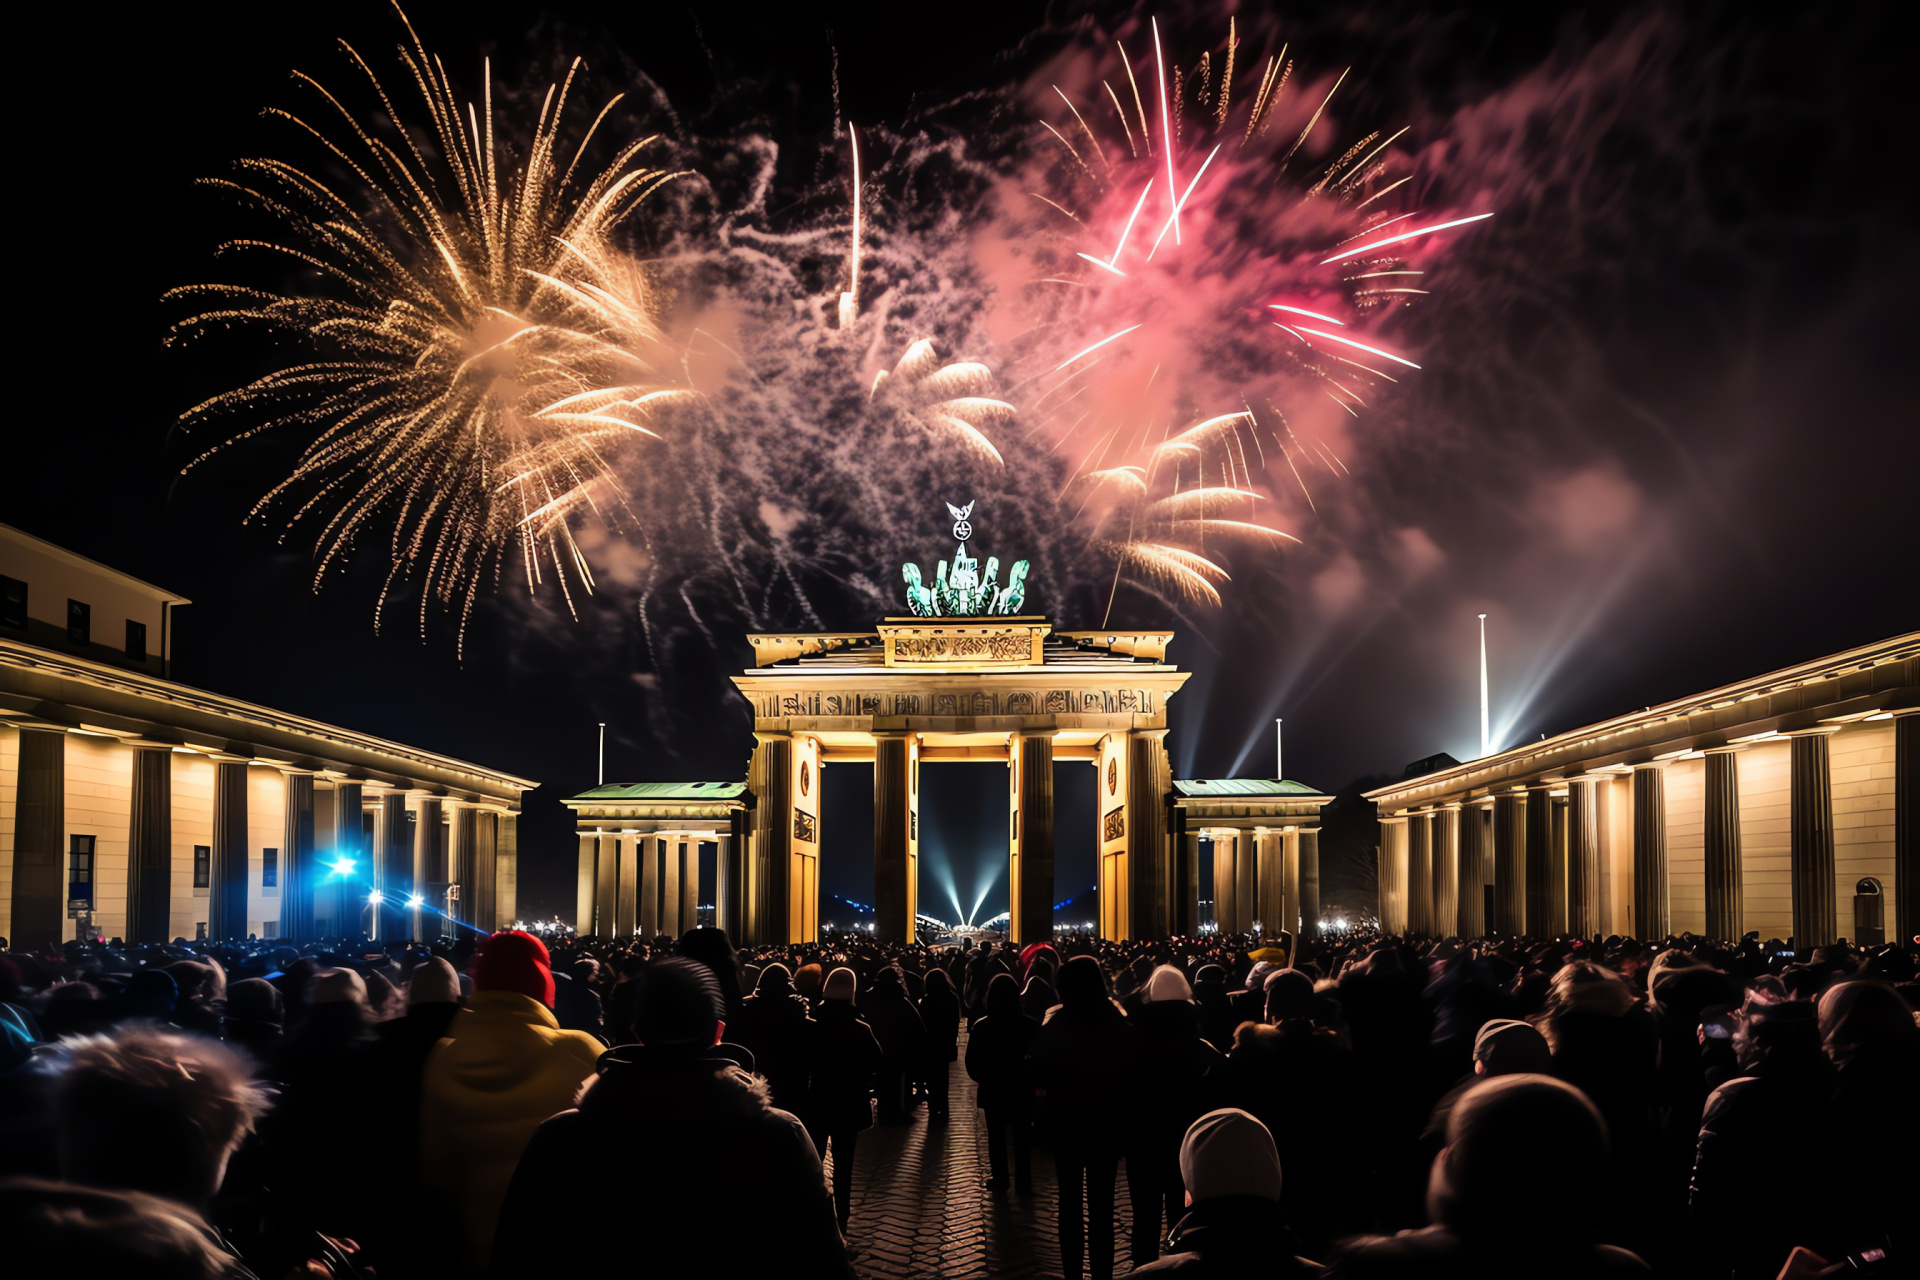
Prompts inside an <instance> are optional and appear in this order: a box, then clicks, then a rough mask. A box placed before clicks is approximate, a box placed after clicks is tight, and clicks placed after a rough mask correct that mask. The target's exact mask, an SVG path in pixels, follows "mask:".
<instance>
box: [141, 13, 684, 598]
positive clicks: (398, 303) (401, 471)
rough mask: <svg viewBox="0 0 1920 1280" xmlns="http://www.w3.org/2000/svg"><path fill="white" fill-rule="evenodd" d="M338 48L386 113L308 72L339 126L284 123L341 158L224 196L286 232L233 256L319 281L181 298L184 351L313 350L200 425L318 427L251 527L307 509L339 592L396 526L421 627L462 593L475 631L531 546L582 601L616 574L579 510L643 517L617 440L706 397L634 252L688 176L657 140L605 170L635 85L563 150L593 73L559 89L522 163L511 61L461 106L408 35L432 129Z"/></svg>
mask: <svg viewBox="0 0 1920 1280" xmlns="http://www.w3.org/2000/svg"><path fill="white" fill-rule="evenodd" d="M400 17H401V21H402V23H403V24H404V23H406V17H405V14H401V15H400ZM341 47H342V49H343V50H344V51H345V53H346V55H347V57H348V58H349V60H350V61H351V63H352V65H353V66H354V67H355V68H356V69H357V70H358V71H359V72H360V73H361V74H362V75H364V77H365V79H366V83H367V85H368V86H369V87H370V88H371V90H372V92H373V94H374V95H375V97H376V98H377V99H378V102H379V111H378V112H377V113H375V114H373V115H371V116H369V117H367V118H366V119H364V120H363V119H362V118H360V117H358V116H356V115H355V114H354V113H353V112H352V111H351V110H349V108H348V107H347V106H346V105H344V104H343V102H342V101H341V99H340V98H338V97H336V96H335V95H334V94H333V93H331V92H329V91H328V90H327V89H326V88H325V87H323V86H322V85H321V84H320V83H319V82H318V81H317V80H315V79H313V78H311V77H309V76H305V75H296V80H297V81H298V82H300V83H301V84H302V85H304V86H305V87H307V88H309V89H311V90H312V91H313V92H314V93H315V94H317V95H318V99H319V114H318V115H317V116H314V117H311V118H310V117H307V116H302V115H297V114H295V113H293V112H290V111H278V110H276V111H273V112H270V113H269V114H271V115H273V116H275V117H277V118H279V119H281V120H283V121H285V122H287V123H288V124H291V125H292V126H294V127H295V128H296V129H297V130H299V131H300V132H301V133H302V134H304V135H305V136H306V137H307V138H308V139H309V140H310V141H311V142H312V143H314V144H317V145H318V147H319V148H320V149H321V151H322V153H323V161H324V169H322V170H315V169H312V168H301V167H297V166H295V165H293V164H290V163H288V162H285V161H282V160H278V159H253V160H246V161H242V162H241V163H240V165H239V170H240V174H239V176H238V177H237V178H235V179H220V180H212V181H211V182H210V184H209V185H212V186H215V187H218V188H221V189H224V190H226V191H229V192H231V193H233V194H235V195H236V196H238V197H239V198H240V199H241V200H242V201H243V202H244V203H245V204H247V205H249V206H251V207H253V208H254V209H256V210H258V211H260V212H261V213H263V214H265V215H267V216H268V217H269V218H271V219H272V220H273V221H274V222H275V223H276V224H277V225H278V227H279V228H280V232H279V233H278V234H276V235H273V236H269V237H264V238H250V239H236V240H230V241H228V242H226V243H225V244H224V245H222V246H221V248H222V251H223V252H233V251H241V250H249V251H259V252H263V253H265V254H269V255H274V256H277V257H279V258H280V259H282V261H283V262H290V263H291V264H292V265H293V266H294V267H295V268H296V269H297V270H298V273H299V275H300V277H301V279H302V281H303V283H310V284H311V286H312V287H311V288H302V289H299V290H285V291H277V290H262V289H255V288H248V287H243V286H238V285H226V284H205V285H195V286H191V287H188V288H184V289H178V290H175V291H173V293H172V294H170V295H169V296H170V297H179V298H185V299H187V300H188V301H189V302H191V303H192V304H194V305H195V306H196V307H197V308H198V310H197V311H196V314H194V315H192V316H190V317H189V318H187V319H186V320H184V321H182V322H181V323H180V324H178V325H176V326H175V328H174V332H173V334H172V337H171V338H170V341H173V342H180V341H183V340H185V339H187V338H189V337H192V336H194V335H197V334H199V333H202V332H204V331H207V330H208V329H210V328H221V327H229V328H230V327H234V326H236V325H240V326H255V327H258V328H261V329H263V330H265V331H266V332H268V333H269V334H270V335H273V336H276V337H290V338H292V339H293V342H292V344H291V345H292V346H293V347H294V349H295V350H297V351H298V353H299V355H298V357H297V358H295V359H293V360H291V361H288V362H286V363H281V364H279V365H278V367H275V368H272V369H271V370H270V371H268V372H267V373H265V374H262V375H261V376H259V377H256V378H254V379H252V380H251V381H248V382H247V383H245V384H244V385H241V386H237V387H234V388H232V389H230V390H227V391H224V392H222V393H220V394H219V395H216V396H213V397H212V398H211V399H208V400H206V401H204V402H202V403H200V404H198V405H195V406H194V407H193V408H191V409H189V410H188V411H187V412H186V413H185V414H183V415H182V418H181V420H182V423H183V425H185V426H187V427H195V426H199V425H201V424H202V423H207V422H210V421H215V420H218V421H222V422H226V423H229V424H231V423H233V422H234V421H236V420H237V421H238V422H239V424H240V425H239V428H238V430H236V431H233V432H232V433H231V434H230V436H229V438H228V441H227V443H229V444H231V443H234V442H236V441H238V440H240V439H244V438H246V437H249V436H253V435H257V434H258V433H260V432H263V431H267V430H269V429H276V428H277V429H281V430H291V431H295V432H298V433H299V434H300V435H301V436H302V446H301V452H300V455H299V460H298V462H297V464H296V465H295V466H294V467H293V468H292V470H291V473H290V474H289V475H288V476H287V477H286V478H285V479H284V480H282V481H281V482H280V483H278V484H276V485H274V486H273V487H272V488H271V489H269V490H268V492H267V493H266V494H265V495H264V496H263V497H262V498H261V499H260V501H259V502H258V504H256V505H255V507H254V508H253V510H252V512H251V513H250V514H249V519H252V518H255V517H263V516H265V515H267V514H268V513H269V512H271V511H275V510H278V511H280V512H282V513H284V514H285V521H286V523H285V528H284V529H283V531H282V538H283V539H284V538H285V537H287V536H289V535H291V534H292V533H294V532H295V531H296V530H299V529H301V528H302V527H308V528H312V527H315V526H317V533H316V535H315V571H314V584H315V586H316V587H318V585H319V584H320V582H321V581H322V579H324V577H325V576H326V574H327V571H328V570H329V569H330V568H333V567H336V566H337V565H338V564H340V563H341V562H342V561H343V560H344V559H345V558H346V556H347V555H348V553H349V552H350V551H352V550H353V549H354V548H355V547H356V546H358V545H360V544H361V543H362V541H363V540H364V539H367V538H369V537H370V536H374V534H373V531H375V530H379V531H380V535H382V536H383V537H384V540H385V541H386V542H387V544H388V545H387V550H388V554H389V557H390V565H389V568H388V572H387V577H386V582H385V584H384V586H383V588H382V590H381V593H380V607H381V608H383V607H384V605H385V603H386V601H387V598H388V595H389V593H391V592H392V591H393V590H394V588H395V587H396V585H398V584H400V583H404V582H413V583H417V585H418V586H419V587H420V620H421V626H422V629H423V630H424V628H425V624H426V615H427V607H428V602H429V601H438V602H440V603H441V604H442V605H443V606H445V607H449V608H451V607H455V606H456V605H457V608H458V612H459V618H460V626H461V630H462V632H463V633H464V630H465V623H466V620H467V617H468V616H469V614H470V613H471V610H472V608H473V604H474V601H475V599H476V594H477V592H478V591H479V589H480V585H481V583H482V582H483V581H484V580H486V579H487V578H488V577H489V576H490V574H489V570H491V573H492V574H494V575H497V573H498V572H499V570H500V569H501V568H502V567H503V566H504V564H505V561H506V560H507V559H508V558H509V556H510V555H511V553H512V552H513V551H515V550H517V551H518V552H519V555H520V559H521V560H522V562H523V566H524V570H525V573H526V575H527V581H528V584H529V587H532V586H533V585H534V584H536V583H538V582H540V581H542V580H544V579H545V578H546V577H547V576H549V575H551V576H552V577H553V578H554V579H555V581H556V582H557V583H558V584H559V586H560V589H561V591H562V592H563V594H565V595H566V597H567V600H568V603H569V605H570V606H571V604H572V595H571V590H570V588H569V585H568V584H569V579H573V580H576V581H577V582H578V583H579V584H580V585H581V586H583V587H584V588H586V589H588V590H591V589H592V585H593V578H592V574H591V571H590V570H589V568H588V565H587V561H586V558H585V557H584V555H583V554H582V553H581V550H580V548H579V546H578V545H577V544H576V543H575V541H574V537H573V522H574V520H575V519H576V518H580V517H585V516H597V517H600V518H605V517H606V516H607V515H608V514H609V512H610V510H611V509H614V508H617V507H618V506H619V505H620V502H621V494H620V489H619V485H618V482H617V480H616V476H615V471H614V468H613V464H612V455H613V453H614V451H615V450H617V449H618V448H619V447H620V446H622V445H623V444H624V443H626V442H628V441H630V440H632V439H633V438H634V437H636V436H655V435H656V434H657V433H656V432H655V431H653V430H652V428H651V427H650V425H649V424H650V423H651V422H652V421H653V419H654V415H655V412H656V411H657V409H658V408H660V407H661V406H662V405H663V404H664V403H666V402H668V401H671V400H673V399H675V398H678V397H683V396H687V395H690V394H692V393H691V391H689V390H688V389H687V388H686V387H685V386H684V385H680V384H676V383H674V382H673V381H671V380H667V379H664V378H662V377H660V376H659V375H658V374H657V373H656V372H655V367H654V366H655V361H654V360H653V359H652V358H651V357H650V353H651V352H653V351H655V350H657V344H658V343H659V340H660V334H659V331H658V329H657V328H656V325H655V316H656V307H655V300H654V298H653V296H652V289H651V285H650V281H649V279H648V276H647V274H646V271H645V269H644V267H642V266H641V265H639V264H638V263H636V262H635V261H634V260H633V259H632V258H630V257H629V256H628V255H627V254H625V253H624V252H622V251H620V250H619V249H618V248H617V247H616V245H615V242H614V239H613V235H614V232H615V230H616V228H617V227H618V226H619V225H620V224H621V223H622V221H623V220H625V219H626V218H628V217H629V216H630V215H631V214H632V213H633V212H634V210H635V209H636V208H637V207H638V206H639V205H640V203H641V202H642V201H643V200H645V199H646V198H647V196H648V195H650V194H651V193H652V192H654V191H656V190H658V189H659V187H660V186H661V185H662V184H664V183H666V182H669V181H671V180H672V179H674V178H675V177H678V176H680V175H679V174H677V173H673V172H668V171H665V170H662V169H658V168H652V167H648V166H646V165H644V164H642V163H640V162H639V159H638V157H639V155H640V153H641V152H642V150H643V149H644V148H645V147H646V146H647V145H648V143H650V142H652V141H653V139H651V138H644V139H641V140H640V141H637V142H633V143H630V144H628V145H625V146H623V147H620V148H619V149H618V150H617V152H616V153H615V154H614V155H613V157H612V159H611V161H609V162H608V163H606V164H605V165H603V166H594V165H591V164H590V163H589V162H588V156H589V152H590V148H591V144H592V142H593V138H594V135H595V133H596V131H597V130H598V128H599V127H600V125H601V124H602V122H603V121H605V120H606V118H607V114H608V112H610V111H611V110H612V109H613V107H614V105H615V104H616V103H617V102H618V101H619V98H618V97H615V98H614V99H613V100H611V101H609V102H608V103H607V104H606V106H605V107H604V108H602V110H601V111H600V113H599V114H598V115H597V116H596V117H595V118H594V119H593V121H592V123H591V124H590V125H589V126H588V127H587V128H586V130H585V131H584V133H583V134H582V136H581V137H580V140H579V142H578V144H577V145H575V146H574V147H572V149H571V154H570V155H567V154H563V152H564V151H565V150H566V148H565V147H564V144H563V137H562V119H563V117H564V116H565V115H566V108H567V99H568V93H569V90H570V89H571V87H572V84H573V81H574V79H575V76H576V75H577V73H578V71H579V66H580V64H579V63H578V62H577V61H576V62H575V63H574V65H573V67H572V68H571V69H570V70H569V71H568V73H567V76H566V78H565V79H564V81H562V82H561V83H559V84H557V85H549V86H548V88H547V91H546V94H545V97H544V99H543V100H542V102H541V104H540V110H539V115H538V118H537V119H536V120H535V121H534V124H533V128H532V132H531V137H530V140H529V141H528V143H527V144H526V145H525V147H524V148H523V154H521V155H519V156H518V157H516V156H515V155H514V154H513V153H512V149H511V148H510V147H509V145H508V144H507V142H506V140H505V138H504V137H503V136H501V135H500V134H497V133H496V130H495V114H494V104H493V92H492V84H491V77H490V68H489V69H488V74H487V77H486V83H485V84H484V85H483V88H482V94H481V100H480V103H479V104H478V105H477V106H476V105H475V104H474V103H472V102H470V101H469V102H466V103H464V104H463V103H462V100H461V99H460V97H459V95H458V94H457V93H456V91H455V89H454V87H453V84H452V82H451V81H450V80H449V79H448V77H447V75H446V72H445V70H444V68H443V67H442V66H441V64H440V62H439V60H438V59H437V58H434V57H433V56H431V55H430V54H429V53H428V52H427V51H426V49H425V47H424V46H423V45H422V43H421V41H420V39H419V37H418V35H417V34H415V32H414V31H413V28H412V26H411V25H410V24H407V26H406V43H405V44H403V45H402V46H401V48H400V51H399V57H400V61H401V63H402V65H403V67H404V69H405V76H404V78H403V81H404V82H405V83H408V84H410V88H411V91H412V93H413V94H415V95H417V98H418V102H417V103H416V104H415V105H416V106H417V108H418V109H419V112H420V116H421V118H422V119H423V120H424V125H417V124H411V123H409V120H408V118H407V116H406V114H405V113H403V112H402V111H401V110H400V109H399V108H398V106H397V105H396V98H395V95H394V94H392V93H390V92H389V90H388V87H387V85H386V84H385V83H383V81H382V80H381V78H380V77H379V76H378V75H376V74H375V73H374V71H373V70H372V68H371V67H370V66H369V65H368V64H367V62H366V60H365V59H363V58H362V57H361V56H360V55H359V54H358V53H357V52H356V51H355V50H354V49H353V48H352V47H351V46H350V45H347V44H346V43H345V42H344V41H343V42H342V44H341ZM328 170H330V171H333V172H334V173H335V174H337V177H336V178H329V177H327V176H324V173H325V172H326V171H328ZM343 192H346V193H348V194H342V193H343ZM218 447H219V446H216V449H215V450H209V451H208V453H209V454H210V453H212V452H215V451H217V449H218ZM206 456H207V455H206V454H203V455H202V458H201V459H197V460H196V461H199V460H204V458H205V457H206ZM379 616H380V610H379V608H377V609H376V613H375V623H376V626H377V625H378V622H379Z"/></svg>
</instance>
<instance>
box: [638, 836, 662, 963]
mask: <svg viewBox="0 0 1920 1280" xmlns="http://www.w3.org/2000/svg"><path fill="white" fill-rule="evenodd" d="M633 857H634V861H635V862H636V863H637V864H638V866H639V870H640V933H641V936H642V937H644V938H646V940H647V941H648V942H649V943H651V942H652V941H653V940H654V939H655V938H657V937H659V936H660V837H659V836H656V835H654V834H653V833H652V832H648V833H647V834H646V835H643V836H639V837H637V838H636V839H635V840H634V842H633Z"/></svg>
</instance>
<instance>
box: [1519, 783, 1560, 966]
mask: <svg viewBox="0 0 1920 1280" xmlns="http://www.w3.org/2000/svg"><path fill="white" fill-rule="evenodd" d="M1526 805H1527V818H1526V824H1527V827H1526V836H1525V839H1526V853H1525V855H1524V857H1525V861H1526V881H1527V889H1526V923H1525V925H1524V927H1523V929H1522V932H1524V933H1526V934H1528V935H1530V936H1532V937H1535V938H1547V937H1551V936H1552V935H1553V797H1552V796H1551V795H1550V794H1548V792H1547V790H1546V788H1544V787H1535V788H1532V789H1530V790H1528V792H1527V800H1526Z"/></svg>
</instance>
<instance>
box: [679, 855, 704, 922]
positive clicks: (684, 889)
mask: <svg viewBox="0 0 1920 1280" xmlns="http://www.w3.org/2000/svg"><path fill="white" fill-rule="evenodd" d="M699 926H700V841H699V839H698V837H688V836H682V837H681V838H680V932H681V933H685V932H686V931H687V930H689V929H696V928H698V927H699Z"/></svg>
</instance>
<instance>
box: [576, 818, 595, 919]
mask: <svg viewBox="0 0 1920 1280" xmlns="http://www.w3.org/2000/svg"><path fill="white" fill-rule="evenodd" d="M577 838H578V840H579V841H580V850H579V853H578V854H577V855H576V857H575V859H574V864H573V929H574V932H575V933H577V934H579V935H580V936H581V937H583V938H591V937H592V936H593V915H594V901H593V898H594V892H595V890H596V889H597V888H598V886H599V883H600V876H599V870H600V837H599V836H598V835H597V834H596V833H594V832H592V831H582V832H580V833H579V836H578V837H577Z"/></svg>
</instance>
